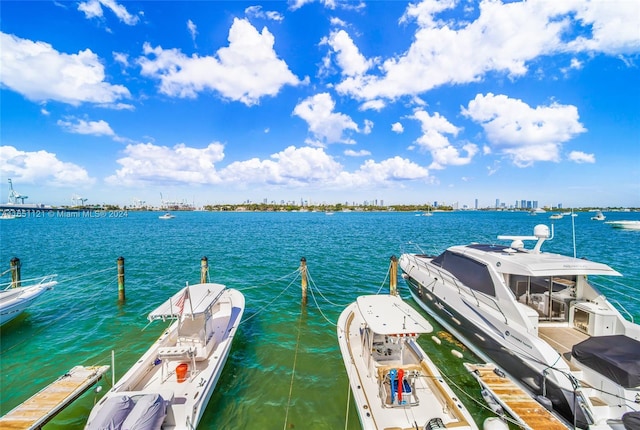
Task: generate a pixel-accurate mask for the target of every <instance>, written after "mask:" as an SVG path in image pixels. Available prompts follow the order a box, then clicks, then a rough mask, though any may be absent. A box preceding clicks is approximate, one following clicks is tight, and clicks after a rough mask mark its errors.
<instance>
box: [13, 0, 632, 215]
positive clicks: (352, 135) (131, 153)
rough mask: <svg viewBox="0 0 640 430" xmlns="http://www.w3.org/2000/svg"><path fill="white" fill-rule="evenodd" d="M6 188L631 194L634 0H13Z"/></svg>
mask: <svg viewBox="0 0 640 430" xmlns="http://www.w3.org/2000/svg"><path fill="white" fill-rule="evenodd" d="M0 38H1V39H0V81H1V85H0V103H1V106H0V107H1V109H0V177H1V181H0V182H1V183H0V202H2V203H4V202H6V201H7V199H8V195H9V181H8V180H9V179H11V181H12V183H13V187H14V190H15V192H17V193H19V194H21V195H23V196H25V195H26V196H28V198H27V199H26V200H25V203H40V204H51V205H71V204H74V203H77V202H78V201H79V199H83V201H84V202H85V204H105V203H106V204H117V205H120V206H130V205H135V204H137V203H140V202H145V204H147V205H160V204H161V203H162V202H163V201H178V202H185V203H189V204H194V205H196V206H198V207H200V206H203V205H206V204H220V203H234V204H240V203H243V202H247V201H251V202H257V203H261V202H265V201H266V202H268V203H271V202H276V203H280V202H283V201H284V202H298V203H299V202H301V201H306V202H309V203H311V204H322V203H327V204H334V203H350V204H351V203H362V202H370V203H374V202H377V203H378V204H380V203H384V204H385V205H394V204H425V203H433V202H438V203H439V204H448V205H455V206H457V207H460V208H462V207H464V206H465V205H466V206H469V207H474V206H475V202H476V200H477V201H478V205H479V206H480V207H493V206H495V204H496V202H499V203H500V204H504V205H506V206H513V205H515V204H516V202H520V201H521V200H529V201H537V202H538V204H539V205H540V206H557V205H558V204H561V205H562V206H563V207H640V70H639V67H640V2H639V1H637V0H606V1H605V0H603V1H580V0H566V1H551V0H542V1H540V0H532V1H526V2H520V1H497V0H486V1H480V2H476V1H466V0H457V1H456V0H441V1H436V0H424V1H419V0H418V1H415V2H403V1H367V2H358V1H348V2H345V1H339V0H292V1H268V2H245V1H206V0H201V1H122V0H120V1H118V0H86V1H6V0H3V1H2V2H1V4H0Z"/></svg>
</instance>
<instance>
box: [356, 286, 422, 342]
mask: <svg viewBox="0 0 640 430" xmlns="http://www.w3.org/2000/svg"><path fill="white" fill-rule="evenodd" d="M356 301H357V304H358V309H359V310H360V313H361V314H362V317H363V318H364V320H365V322H366V323H367V325H368V326H369V327H370V328H371V330H372V331H373V332H374V333H379V334H386V335H401V336H402V335H412V334H418V333H431V332H432V331H433V327H432V326H431V324H429V322H428V321H427V320H426V319H425V318H424V317H423V316H422V315H420V314H419V313H418V311H416V310H415V309H414V308H412V307H411V306H410V305H409V304H408V303H406V302H405V301H403V300H402V299H401V298H400V297H398V296H390V295H375V296H360V297H358V299H357V300H356Z"/></svg>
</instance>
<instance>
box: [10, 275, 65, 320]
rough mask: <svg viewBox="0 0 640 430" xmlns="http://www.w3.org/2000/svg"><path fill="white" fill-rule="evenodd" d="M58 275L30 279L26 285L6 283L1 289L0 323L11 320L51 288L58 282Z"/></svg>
mask: <svg viewBox="0 0 640 430" xmlns="http://www.w3.org/2000/svg"><path fill="white" fill-rule="evenodd" d="M56 276H57V275H47V276H44V277H42V278H37V279H30V280H29V279H28V280H24V281H21V284H22V283H27V282H30V283H29V284H28V285H25V286H20V287H17V286H14V285H15V284H14V283H10V284H9V285H5V286H4V289H2V290H1V291H0V325H2V324H4V323H7V322H9V321H11V320H12V319H14V318H16V317H17V316H18V315H20V314H21V313H22V312H23V311H24V310H25V309H27V308H28V307H29V306H31V304H32V303H33V302H35V301H36V300H37V299H38V297H40V296H41V295H43V294H44V293H45V292H47V291H48V290H51V289H52V288H53V287H54V286H55V285H56V284H57V283H58V282H57V281H56V280H55V278H56Z"/></svg>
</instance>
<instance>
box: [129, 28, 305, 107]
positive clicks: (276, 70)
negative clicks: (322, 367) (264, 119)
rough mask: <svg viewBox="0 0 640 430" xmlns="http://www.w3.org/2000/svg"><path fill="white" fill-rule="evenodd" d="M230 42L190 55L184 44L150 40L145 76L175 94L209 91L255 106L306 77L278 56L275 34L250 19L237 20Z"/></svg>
mask: <svg viewBox="0 0 640 430" xmlns="http://www.w3.org/2000/svg"><path fill="white" fill-rule="evenodd" d="M228 39H229V46H227V47H223V48H220V49H219V50H218V51H217V53H216V56H206V57H201V56H198V55H192V56H187V55H185V54H183V53H182V52H180V51H179V50H178V49H163V48H162V47H160V46H157V47H152V46H151V45H150V44H148V43H145V44H144V47H143V49H144V55H145V56H143V57H140V58H139V59H138V63H139V64H140V66H141V67H142V75H143V76H148V77H151V78H154V79H158V80H159V81H160V91H161V92H162V93H163V94H167V95H169V96H174V97H190V98H194V97H196V96H197V95H198V93H200V92H203V91H205V90H211V91H216V92H218V93H219V94H220V95H221V96H222V97H224V98H226V99H229V100H234V101H239V102H242V103H244V104H246V105H254V104H257V103H258V102H259V101H260V98H261V97H264V96H275V95H276V94H278V92H279V91H280V89H281V88H282V87H283V86H284V85H292V86H296V85H299V84H300V83H301V82H300V81H299V80H298V78H297V77H296V76H295V75H294V74H293V73H292V72H291V71H290V70H289V67H288V66H287V64H286V63H285V62H284V61H283V60H281V59H279V58H278V56H277V54H276V52H275V51H274V49H273V46H274V42H275V40H274V37H273V35H272V34H271V33H270V32H269V30H267V28H266V27H265V28H263V29H262V32H258V30H257V29H256V28H255V27H253V26H252V25H251V24H250V23H249V21H247V20H245V19H237V18H236V19H234V20H233V24H232V25H231V28H230V29H229V38H228Z"/></svg>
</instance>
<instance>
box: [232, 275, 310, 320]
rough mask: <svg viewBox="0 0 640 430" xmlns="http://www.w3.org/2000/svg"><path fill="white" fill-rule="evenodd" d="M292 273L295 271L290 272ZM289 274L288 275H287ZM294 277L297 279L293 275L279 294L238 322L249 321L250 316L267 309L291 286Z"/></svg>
mask: <svg viewBox="0 0 640 430" xmlns="http://www.w3.org/2000/svg"><path fill="white" fill-rule="evenodd" d="M292 273H295V272H292ZM289 276H290V275H289ZM280 279H282V278H280ZM296 279H298V277H295V278H294V279H292V280H291V281H290V282H289V285H287V286H286V287H285V289H284V290H282V291H281V292H280V294H278V295H277V296H275V297H274V298H273V300H271V301H270V302H269V303H267V304H266V305H264V306H263V307H262V308H260V309H258V310H257V311H256V312H255V313H254V314H253V315H251V316H249V317H247V318H243V319H242V321H241V322H240V324H244V323H246V322H247V321H249V320H250V319H252V318H253V317H255V316H256V315H258V314H260V313H261V312H262V311H263V310H265V309H267V308H268V307H269V306H271V305H272V304H273V302H275V301H276V300H278V298H280V296H281V295H283V294H284V293H285V292H286V291H287V290H288V289H289V288H291V286H292V285H293V283H294V282H295V281H296Z"/></svg>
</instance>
